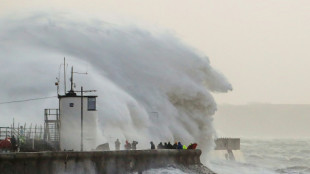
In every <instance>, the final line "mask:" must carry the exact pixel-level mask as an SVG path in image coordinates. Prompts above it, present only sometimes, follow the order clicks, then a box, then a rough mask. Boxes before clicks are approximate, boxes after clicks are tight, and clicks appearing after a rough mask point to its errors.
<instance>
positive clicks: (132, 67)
mask: <svg viewBox="0 0 310 174" xmlns="http://www.w3.org/2000/svg"><path fill="white" fill-rule="evenodd" d="M0 25H1V27H0V51H1V52H2V54H1V55H0V59H1V62H2V63H1V65H0V72H1V76H2V77H1V79H2V80H1V81H3V83H5V84H6V86H3V87H1V88H4V89H2V91H3V90H5V91H7V92H6V94H4V99H10V98H12V97H13V98H14V97H16V98H17V97H18V96H20V95H24V96H31V95H39V94H46V95H48V94H53V93H54V91H55V89H54V88H53V87H52V86H51V81H47V80H46V78H49V77H51V79H54V77H55V74H56V73H55V72H56V71H55V70H56V69H57V68H55V67H57V66H58V65H59V63H60V62H61V59H62V57H64V56H66V57H69V58H70V59H71V60H70V62H74V64H75V67H76V68H77V69H82V70H83V67H85V66H87V67H90V68H88V69H89V72H90V75H89V76H88V77H83V78H80V77H77V85H82V84H81V83H83V86H84V87H85V86H86V88H92V89H94V88H95V89H97V90H98V95H99V98H98V104H97V105H98V108H99V124H98V125H100V127H99V129H100V132H101V133H102V137H101V138H102V140H101V141H102V142H105V141H113V140H114V139H116V138H119V139H121V140H125V139H128V140H138V141H139V146H140V147H141V148H142V147H144V148H146V147H148V145H149V144H148V143H149V141H151V140H152V141H154V142H156V143H158V142H159V141H171V142H174V141H182V142H184V144H188V143H191V142H197V143H198V144H199V147H200V148H201V149H204V150H205V149H206V150H209V149H210V148H211V147H212V144H213V142H212V141H211V138H212V136H213V135H214V129H213V126H212V119H213V118H212V115H213V114H214V112H215V111H216V104H215V101H214V99H213V97H212V95H211V92H227V91H229V90H231V89H232V87H231V85H230V83H229V82H228V81H227V80H226V78H225V77H224V76H223V75H221V74H220V73H218V72H217V71H216V70H214V69H213V68H212V67H211V66H210V62H209V60H208V58H207V57H204V56H201V55H199V54H198V53H197V52H195V51H194V50H193V49H191V48H189V47H188V46H186V45H184V44H183V43H181V42H180V41H179V40H178V39H177V38H175V37H174V36H172V35H171V34H168V33H163V32H149V31H146V30H144V29H141V28H139V27H133V26H115V25H111V24H108V23H103V22H94V21H92V22H75V21H74V20H68V19H64V18H61V17H60V16H51V15H46V14H40V15H33V16H31V17H28V18H22V19H14V20H12V19H11V20H2V22H1V23H0ZM7 67H10V68H9V69H8V68H7ZM16 67H18V68H16ZM17 70H18V72H22V73H17ZM12 74H14V76H13V77H12ZM26 79H28V80H26ZM81 79H84V80H81ZM85 79H88V80H85ZM25 89H28V90H25ZM16 91H17V93H21V94H20V95H18V94H16ZM25 93H26V94H25ZM47 104H54V105H55V102H54V101H53V102H52V101H46V102H43V103H39V104H38V105H36V107H39V108H40V106H42V107H41V108H42V109H43V108H44V107H45V108H46V107H48V106H47ZM27 105H28V106H30V104H27ZM13 110H14V107H11V106H10V107H8V108H6V109H5V111H2V113H3V112H5V113H6V114H7V113H13ZM14 112H15V111H14ZM27 112H30V111H27ZM17 115H18V114H17ZM29 115H32V114H29ZM15 116H16V115H15ZM40 116H41V115H40ZM17 117H18V116H17ZM37 117H38V116H37Z"/></svg>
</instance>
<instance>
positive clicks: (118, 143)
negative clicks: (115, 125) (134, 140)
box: [115, 139, 121, 150]
mask: <svg viewBox="0 0 310 174" xmlns="http://www.w3.org/2000/svg"><path fill="white" fill-rule="evenodd" d="M120 148H121V142H119V140H118V139H117V140H116V141H115V150H120Z"/></svg>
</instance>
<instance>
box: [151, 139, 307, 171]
mask: <svg viewBox="0 0 310 174" xmlns="http://www.w3.org/2000/svg"><path fill="white" fill-rule="evenodd" d="M234 154H235V157H236V161H228V160H226V159H225V158H221V157H220V156H221V155H223V153H216V154H212V156H213V157H212V159H210V160H209V161H208V162H207V167H209V168H210V169H212V170H213V171H214V172H216V173H218V174H310V139H268V140H261V139H260V140H255V139H241V151H234ZM147 173H163V174H181V173H182V174H183V173H187V172H184V171H182V170H180V169H177V168H165V169H156V170H150V171H148V172H147Z"/></svg>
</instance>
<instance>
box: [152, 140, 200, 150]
mask: <svg viewBox="0 0 310 174" xmlns="http://www.w3.org/2000/svg"><path fill="white" fill-rule="evenodd" d="M150 144H151V149H155V144H154V143H153V142H152V141H151V142H150ZM196 147H197V143H192V144H190V145H189V146H186V145H183V144H182V143H181V142H175V143H174V144H173V145H172V144H171V143H170V142H168V143H166V142H165V143H164V144H163V143H162V142H160V143H159V144H158V145H157V149H196Z"/></svg>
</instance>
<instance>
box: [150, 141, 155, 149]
mask: <svg viewBox="0 0 310 174" xmlns="http://www.w3.org/2000/svg"><path fill="white" fill-rule="evenodd" d="M150 143H151V149H155V144H154V143H153V141H151V142H150Z"/></svg>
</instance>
